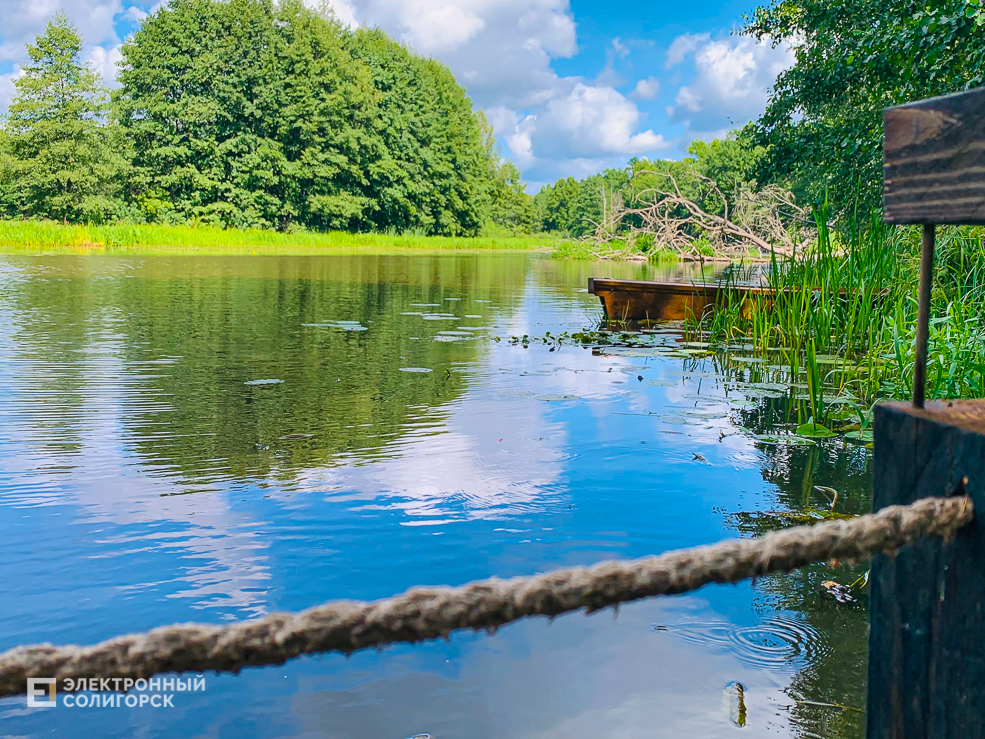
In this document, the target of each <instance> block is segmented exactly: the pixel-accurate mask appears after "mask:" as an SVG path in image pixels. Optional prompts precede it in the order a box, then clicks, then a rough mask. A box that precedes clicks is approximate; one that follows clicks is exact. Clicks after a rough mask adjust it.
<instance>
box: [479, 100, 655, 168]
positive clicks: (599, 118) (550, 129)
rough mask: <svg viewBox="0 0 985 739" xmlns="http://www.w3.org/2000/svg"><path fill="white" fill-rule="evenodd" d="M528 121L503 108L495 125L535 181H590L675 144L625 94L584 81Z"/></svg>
mask: <svg viewBox="0 0 985 739" xmlns="http://www.w3.org/2000/svg"><path fill="white" fill-rule="evenodd" d="M567 84H569V85H570V88H569V89H568V91H567V92H566V93H564V94H560V95H558V96H557V97H555V98H554V99H552V100H549V101H548V102H547V103H546V104H545V105H544V106H543V107H542V108H540V109H539V110H538V111H536V112H534V113H530V114H529V115H526V116H525V117H522V118H521V117H520V116H519V115H516V114H515V113H514V114H513V115H509V114H507V113H506V112H504V111H502V110H499V111H497V114H496V116H495V123H494V126H498V128H496V130H497V133H498V134H499V135H500V137H501V140H503V141H505V142H506V145H507V147H508V148H509V151H510V153H511V154H512V155H513V158H514V160H515V161H516V162H517V164H518V165H519V166H521V167H523V168H527V169H528V170H530V171H531V173H532V176H533V177H535V178H539V179H543V180H550V179H556V178H557V177H560V176H573V177H584V176H586V175H588V174H593V173H595V172H597V171H599V170H600V169H603V168H605V167H611V166H622V165H624V164H625V163H626V159H627V158H629V157H632V156H642V155H647V154H652V153H654V152H657V151H659V150H661V149H665V148H667V147H668V146H669V142H668V141H666V140H665V139H664V137H663V136H661V135H658V134H656V133H654V132H653V131H652V130H649V129H647V130H644V131H639V128H640V125H641V123H642V121H643V117H644V116H643V114H642V113H641V112H640V110H639V109H638V108H637V107H636V105H635V103H633V102H632V101H631V100H629V99H628V98H626V96H624V95H623V94H622V93H620V92H619V91H617V90H615V89H613V88H611V87H604V86H596V85H589V84H586V83H585V82H582V81H576V82H573V83H571V82H570V81H569V82H568V83H567Z"/></svg>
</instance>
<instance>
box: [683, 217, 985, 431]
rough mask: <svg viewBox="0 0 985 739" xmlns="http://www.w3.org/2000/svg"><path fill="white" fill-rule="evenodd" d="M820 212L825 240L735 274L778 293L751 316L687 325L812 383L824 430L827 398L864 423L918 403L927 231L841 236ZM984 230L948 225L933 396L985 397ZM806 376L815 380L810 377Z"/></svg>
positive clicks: (873, 230)
mask: <svg viewBox="0 0 985 739" xmlns="http://www.w3.org/2000/svg"><path fill="white" fill-rule="evenodd" d="M825 215H826V214H825V209H824V208H823V207H822V208H820V209H819V212H818V219H817V227H818V238H817V242H816V244H813V245H812V246H811V247H810V248H809V249H805V250H802V251H801V253H797V254H794V255H793V256H790V257H787V258H778V257H775V256H774V258H773V259H772V260H771V262H770V263H769V265H768V266H766V267H765V268H764V269H761V270H759V271H758V273H756V272H753V273H750V270H749V269H748V268H741V267H740V268H734V269H731V270H728V271H727V273H726V275H725V276H724V277H723V280H725V281H730V280H736V281H737V280H746V279H748V278H749V277H750V276H758V277H759V278H760V280H761V281H762V282H765V283H766V284H767V285H768V286H769V287H771V288H774V289H775V290H776V296H775V299H774V300H773V301H772V302H769V301H763V302H761V303H760V304H758V305H755V306H754V307H753V309H752V310H751V311H749V310H747V311H742V310H741V306H737V305H730V304H728V303H727V302H726V303H725V304H724V305H721V306H717V309H716V310H715V311H713V312H709V313H708V314H706V315H704V316H700V317H693V318H692V319H690V320H689V321H688V322H687V324H688V325H687V327H686V330H687V333H688V336H691V337H694V336H699V335H700V336H703V337H705V340H707V341H709V342H711V343H712V344H715V345H717V346H719V347H724V348H726V349H727V348H728V347H729V346H735V345H736V342H741V343H742V345H743V346H744V347H748V346H751V347H752V351H753V352H754V353H756V354H759V355H762V356H769V357H772V358H773V361H774V363H775V364H783V365H784V366H785V367H786V368H787V371H788V374H789V377H790V381H791V383H800V382H802V381H803V380H805V379H806V382H807V385H808V396H809V401H805V403H804V406H805V408H804V412H803V415H806V416H808V417H809V418H811V419H813V422H816V423H825V422H826V420H827V418H828V416H829V415H830V413H831V407H830V406H829V405H827V404H826V403H825V401H824V398H825V395H828V396H840V397H847V398H850V399H851V401H852V404H853V408H854V412H856V413H857V414H859V419H860V421H861V424H862V426H865V425H867V419H868V418H869V417H870V416H869V410H870V409H871V405H872V404H873V403H874V402H875V401H877V400H879V399H881V398H907V397H909V396H910V393H911V386H912V380H913V370H912V367H913V353H914V343H915V334H916V295H917V277H918V270H917V264H918V255H919V232H918V230H917V229H902V228H890V227H887V226H885V225H884V224H883V223H882V221H881V219H880V218H879V217H878V214H876V215H874V216H873V217H872V218H871V219H870V220H869V221H867V222H866V223H864V224H858V223H851V224H849V226H848V227H847V228H845V229H843V230H842V231H839V232H838V233H834V232H832V230H831V229H830V228H829V227H828V226H827V223H826V218H825ZM982 234H983V231H982V229H976V228H960V229H941V230H940V235H939V251H938V262H937V270H936V272H935V276H936V282H935V288H934V292H933V304H932V305H933V308H932V310H933V313H932V315H933V318H932V321H931V329H930V349H929V354H930V356H929V362H928V378H927V395H928V397H937V398H942V397H948V398H960V397H985V243H983V240H982ZM805 375H806V377H804V376H805Z"/></svg>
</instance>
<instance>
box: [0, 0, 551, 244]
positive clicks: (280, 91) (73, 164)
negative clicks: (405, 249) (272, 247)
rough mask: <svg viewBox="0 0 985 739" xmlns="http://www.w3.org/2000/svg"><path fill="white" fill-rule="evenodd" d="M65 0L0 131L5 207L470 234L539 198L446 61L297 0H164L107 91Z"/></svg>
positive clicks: (520, 218)
mask: <svg viewBox="0 0 985 739" xmlns="http://www.w3.org/2000/svg"><path fill="white" fill-rule="evenodd" d="M81 48H82V39H81V38H80V36H79V34H78V32H77V31H76V29H75V28H74V27H73V26H72V25H71V23H70V22H69V21H68V19H67V18H66V17H65V16H64V15H59V16H56V17H55V18H54V19H53V20H52V21H51V22H50V23H49V25H48V28H47V30H46V31H45V33H44V34H43V35H42V36H39V37H38V39H37V40H36V42H35V44H32V45H29V47H28V54H29V57H30V63H29V64H28V65H26V66H25V67H24V69H23V75H22V76H21V77H19V78H18V79H17V80H16V81H15V85H16V87H17V94H16V97H15V99H14V102H13V103H12V105H11V106H10V109H9V111H8V114H7V117H6V120H5V122H4V126H3V130H2V132H0V212H2V214H3V215H4V216H6V217H47V218H56V219H59V220H66V221H76V222H78V221H94V222H105V221H112V220H132V221H139V222H147V221H151V222H154V221H156V222H187V221H191V222H202V223H209V224H216V225H222V226H233V227H262V228H277V229H281V230H293V229H317V230H328V229H339V230H349V231H370V230H373V231H385V230H393V231H399V232H405V231H414V232H419V233H426V234H448V235H470V234H476V233H478V232H479V231H480V230H481V229H482V228H483V227H484V226H486V225H487V224H489V223H495V224H499V225H500V226H501V227H506V228H509V229H511V230H513V231H522V230H524V229H526V228H528V227H529V226H530V225H532V221H531V219H529V218H528V217H526V215H525V213H528V212H530V211H531V209H532V199H531V198H530V197H529V196H528V195H526V193H525V192H524V190H523V185H522V183H521V182H520V181H519V173H518V172H517V171H516V169H515V168H514V167H513V166H512V165H510V164H509V163H508V162H505V161H504V160H503V159H502V158H501V157H500V156H499V155H498V153H497V152H496V146H495V141H494V139H493V137H492V133H491V130H490V128H489V126H488V124H487V123H486V122H485V119H484V118H483V116H482V114H481V113H479V112H476V111H474V110H473V108H472V103H471V101H470V100H469V98H468V97H467V96H466V94H465V91H464V90H463V89H462V87H461V86H460V85H459V84H458V83H457V82H456V80H455V78H454V77H453V75H452V74H451V72H450V71H449V70H448V69H447V68H446V67H445V66H443V65H442V64H440V63H439V62H437V61H435V60H433V59H425V58H423V57H420V56H418V55H416V54H414V53H413V52H411V51H410V50H408V49H407V48H406V47H404V46H402V45H401V44H399V43H397V42H395V41H394V40H392V39H391V38H389V37H388V36H386V34H384V33H383V32H381V31H375V30H358V31H355V32H353V31H350V30H349V29H347V28H345V27H343V26H342V25H341V24H339V23H338V22H336V21H335V20H334V18H333V17H332V16H331V15H330V14H329V13H320V12H316V11H314V10H311V9H309V8H307V7H305V5H304V4H303V3H302V2H301V1H300V0H282V1H281V2H278V3H276V4H275V3H274V2H273V0H171V2H170V3H169V4H167V5H165V6H164V7H162V8H161V9H159V10H158V11H157V12H155V13H153V14H152V15H150V16H149V17H148V18H147V19H146V20H145V21H144V22H143V23H142V24H141V27H140V28H139V29H138V30H137V32H136V33H135V34H134V35H133V37H132V38H130V39H128V40H127V42H126V43H125V44H124V45H123V47H122V54H123V61H122V63H121V65H120V74H119V82H120V87H119V89H118V90H116V91H115V92H114V93H113V95H112V96H111V97H110V95H109V94H108V93H107V91H106V90H105V89H104V88H103V86H102V83H101V81H100V80H99V78H98V76H97V75H96V74H94V73H93V72H92V71H91V70H90V69H89V68H88V67H87V66H86V65H85V64H83V63H82V62H81V61H80V57H79V54H80V51H81Z"/></svg>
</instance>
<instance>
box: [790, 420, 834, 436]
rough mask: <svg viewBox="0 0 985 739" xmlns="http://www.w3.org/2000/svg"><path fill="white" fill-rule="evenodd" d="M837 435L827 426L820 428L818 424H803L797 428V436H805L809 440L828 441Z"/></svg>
mask: <svg viewBox="0 0 985 739" xmlns="http://www.w3.org/2000/svg"><path fill="white" fill-rule="evenodd" d="M837 435H838V434H836V433H835V432H834V431H832V430H831V429H829V428H828V427H827V426H822V425H821V424H819V423H805V424H803V425H801V426H798V427H797V436H806V437H808V438H810V439H830V438H831V437H832V436H837Z"/></svg>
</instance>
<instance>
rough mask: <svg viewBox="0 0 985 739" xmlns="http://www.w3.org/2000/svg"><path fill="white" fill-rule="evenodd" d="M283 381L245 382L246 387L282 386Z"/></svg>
mask: <svg viewBox="0 0 985 739" xmlns="http://www.w3.org/2000/svg"><path fill="white" fill-rule="evenodd" d="M283 383H284V381H283V380H249V381H247V382H244V383H243V384H244V385H281V384H283Z"/></svg>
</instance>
